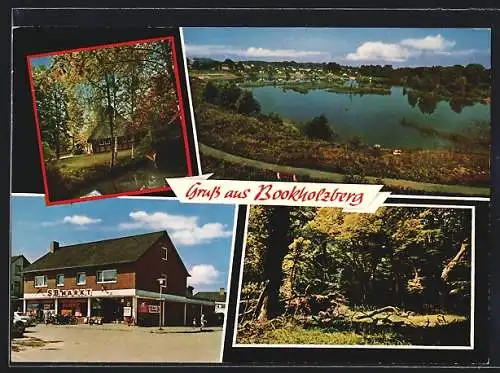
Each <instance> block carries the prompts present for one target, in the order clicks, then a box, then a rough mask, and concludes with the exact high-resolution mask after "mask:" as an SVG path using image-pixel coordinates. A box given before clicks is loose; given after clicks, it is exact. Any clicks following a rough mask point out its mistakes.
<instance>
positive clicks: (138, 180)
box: [78, 167, 185, 196]
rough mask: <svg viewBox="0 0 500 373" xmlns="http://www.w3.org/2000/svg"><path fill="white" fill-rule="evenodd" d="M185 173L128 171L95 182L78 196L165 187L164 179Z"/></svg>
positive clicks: (147, 170)
mask: <svg viewBox="0 0 500 373" xmlns="http://www.w3.org/2000/svg"><path fill="white" fill-rule="evenodd" d="M182 176H185V173H184V174H183V173H175V172H168V171H164V170H160V169H157V168H154V167H147V168H145V169H138V170H133V171H129V172H127V173H125V174H122V175H119V176H116V177H114V178H112V179H111V178H110V179H107V180H103V181H100V182H96V183H95V184H93V185H92V186H91V187H88V188H85V189H83V190H81V191H79V192H78V196H84V195H86V194H88V193H90V192H92V191H93V190H96V191H98V192H99V193H101V194H116V193H123V192H129V191H137V190H140V189H141V188H144V189H155V188H161V187H164V186H165V178H166V177H182Z"/></svg>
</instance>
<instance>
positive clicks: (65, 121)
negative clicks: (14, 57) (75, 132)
mask: <svg viewBox="0 0 500 373" xmlns="http://www.w3.org/2000/svg"><path fill="white" fill-rule="evenodd" d="M33 80H34V86H35V96H36V101H37V109H38V119H39V123H40V131H41V135H42V140H43V142H44V143H45V144H47V145H48V146H49V147H50V148H51V149H52V150H53V151H54V152H55V157H56V159H59V157H60V156H61V151H62V147H63V144H64V143H65V141H66V140H67V136H68V134H69V132H70V130H69V117H68V93H67V88H66V87H65V86H64V85H63V84H61V83H60V82H59V81H58V80H57V79H56V77H55V76H54V74H53V73H52V72H51V71H50V70H47V69H46V68H44V67H41V68H36V69H34V71H33Z"/></svg>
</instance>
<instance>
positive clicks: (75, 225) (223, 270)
mask: <svg viewBox="0 0 500 373" xmlns="http://www.w3.org/2000/svg"><path fill="white" fill-rule="evenodd" d="M11 201H12V209H11V213H12V217H11V221H12V230H11V232H12V236H11V237H12V255H20V254H23V255H24V256H25V257H26V258H27V259H28V260H30V261H31V262H33V261H34V260H36V259H38V258H40V257H41V256H42V255H45V254H46V253H47V251H48V248H49V243H50V242H51V241H58V242H59V243H60V245H61V246H66V245H72V244H77V243H85V242H92V241H98V240H103V239H109V238H117V237H125V236H132V235H137V234H142V233H150V232H156V231H161V230H166V231H167V232H168V234H169V236H170V238H171V239H172V241H173V243H174V245H175V247H176V248H177V251H178V252H179V255H180V256H181V258H182V260H183V261H184V264H185V265H186V268H187V269H188V271H189V273H190V274H191V276H192V277H190V278H189V277H188V283H189V284H191V285H192V286H194V292H195V293H196V292H197V291H218V290H219V288H225V289H227V288H228V286H227V277H228V272H229V263H230V258H231V252H232V247H231V244H232V236H233V222H234V210H235V206H233V205H215V204H186V203H184V204H183V203H180V202H178V201H176V200H173V199H151V198H150V199H145V198H109V199H103V200H95V201H90V202H79V203H75V204H69V205H56V206H50V207H46V206H45V201H44V198H43V195H39V196H19V195H17V196H16V195H14V196H12V199H11Z"/></svg>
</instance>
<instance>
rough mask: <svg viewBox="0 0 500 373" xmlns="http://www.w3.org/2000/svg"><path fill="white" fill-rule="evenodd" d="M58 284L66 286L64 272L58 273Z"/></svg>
mask: <svg viewBox="0 0 500 373" xmlns="http://www.w3.org/2000/svg"><path fill="white" fill-rule="evenodd" d="M56 286H64V275H63V274H62V273H59V274H58V275H56Z"/></svg>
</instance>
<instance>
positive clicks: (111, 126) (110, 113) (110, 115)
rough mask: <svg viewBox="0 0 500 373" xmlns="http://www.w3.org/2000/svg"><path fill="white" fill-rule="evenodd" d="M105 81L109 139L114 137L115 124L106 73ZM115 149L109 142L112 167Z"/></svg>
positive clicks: (112, 165)
mask: <svg viewBox="0 0 500 373" xmlns="http://www.w3.org/2000/svg"><path fill="white" fill-rule="evenodd" d="M105 81H106V101H107V103H108V107H107V111H108V124H109V132H110V134H111V141H113V139H114V138H115V125H114V114H115V113H114V107H113V105H112V102H113V101H112V98H111V89H110V85H111V83H110V81H109V77H108V75H106V77H105ZM115 155H116V153H115V150H114V146H113V144H111V165H110V167H111V168H113V167H114V166H115Z"/></svg>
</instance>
